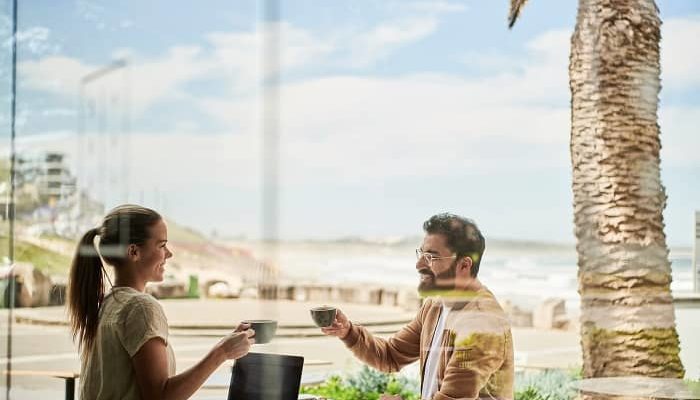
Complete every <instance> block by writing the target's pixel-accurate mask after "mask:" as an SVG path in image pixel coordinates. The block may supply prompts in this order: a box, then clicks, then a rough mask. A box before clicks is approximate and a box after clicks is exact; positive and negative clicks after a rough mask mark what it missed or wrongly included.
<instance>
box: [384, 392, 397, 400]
mask: <svg viewBox="0 0 700 400" xmlns="http://www.w3.org/2000/svg"><path fill="white" fill-rule="evenodd" d="M379 400H401V396H399V395H397V394H386V393H384V394H383V395H381V397H379Z"/></svg>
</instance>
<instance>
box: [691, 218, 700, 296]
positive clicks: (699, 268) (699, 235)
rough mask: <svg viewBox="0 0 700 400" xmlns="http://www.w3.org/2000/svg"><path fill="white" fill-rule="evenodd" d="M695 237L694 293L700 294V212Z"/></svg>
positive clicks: (696, 221) (696, 222) (696, 220)
mask: <svg viewBox="0 0 700 400" xmlns="http://www.w3.org/2000/svg"><path fill="white" fill-rule="evenodd" d="M694 227H695V235H693V265H692V267H693V268H691V270H692V271H693V292H695V293H700V265H698V263H700V211H695V225H694Z"/></svg>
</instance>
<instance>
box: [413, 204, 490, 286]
mask: <svg viewBox="0 0 700 400" xmlns="http://www.w3.org/2000/svg"><path fill="white" fill-rule="evenodd" d="M423 230H424V231H425V233H427V234H431V235H434V234H441V235H445V238H446V239H447V247H449V249H450V250H452V251H453V252H454V253H455V254H456V255H457V259H460V258H462V257H464V256H469V257H471V259H472V261H473V263H472V269H471V276H472V277H476V275H477V274H478V273H479V265H480V264H481V257H482V256H483V255H484V250H485V249H486V240H485V239H484V235H482V234H481V231H480V230H479V227H477V226H476V223H475V222H474V221H472V220H470V219H469V218H464V217H460V216H459V215H454V214H450V213H442V214H437V215H433V216H432V217H430V219H429V220H427V221H425V222H424V223H423Z"/></svg>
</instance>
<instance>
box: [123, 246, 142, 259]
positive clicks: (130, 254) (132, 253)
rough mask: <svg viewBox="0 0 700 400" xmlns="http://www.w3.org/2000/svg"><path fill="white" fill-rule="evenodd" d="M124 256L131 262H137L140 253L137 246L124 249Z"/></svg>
mask: <svg viewBox="0 0 700 400" xmlns="http://www.w3.org/2000/svg"><path fill="white" fill-rule="evenodd" d="M126 256H127V258H128V259H129V260H131V261H138V260H139V258H141V252H140V251H139V246H137V245H135V244H130V245H129V247H127V248H126Z"/></svg>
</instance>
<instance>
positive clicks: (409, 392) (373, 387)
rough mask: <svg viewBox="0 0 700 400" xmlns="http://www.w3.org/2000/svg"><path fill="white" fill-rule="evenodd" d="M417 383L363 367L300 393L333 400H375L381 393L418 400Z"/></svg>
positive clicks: (303, 389)
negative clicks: (353, 372)
mask: <svg viewBox="0 0 700 400" xmlns="http://www.w3.org/2000/svg"><path fill="white" fill-rule="evenodd" d="M417 391H418V382H416V381H415V380H412V379H409V378H406V377H404V376H400V375H394V374H387V373H384V372H380V371H377V370H375V369H372V368H369V367H367V366H363V367H362V369H360V371H358V372H357V373H355V374H351V375H348V376H346V377H344V378H343V377H341V376H340V375H333V376H331V377H330V378H328V379H327V380H326V381H325V382H324V383H322V384H320V385H317V386H306V387H302V389H301V392H302V393H309V394H316V395H320V396H325V397H329V398H332V399H333V400H377V399H379V396H381V395H382V393H389V394H394V395H396V394H398V395H399V396H401V398H402V399H403V400H418V394H417Z"/></svg>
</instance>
